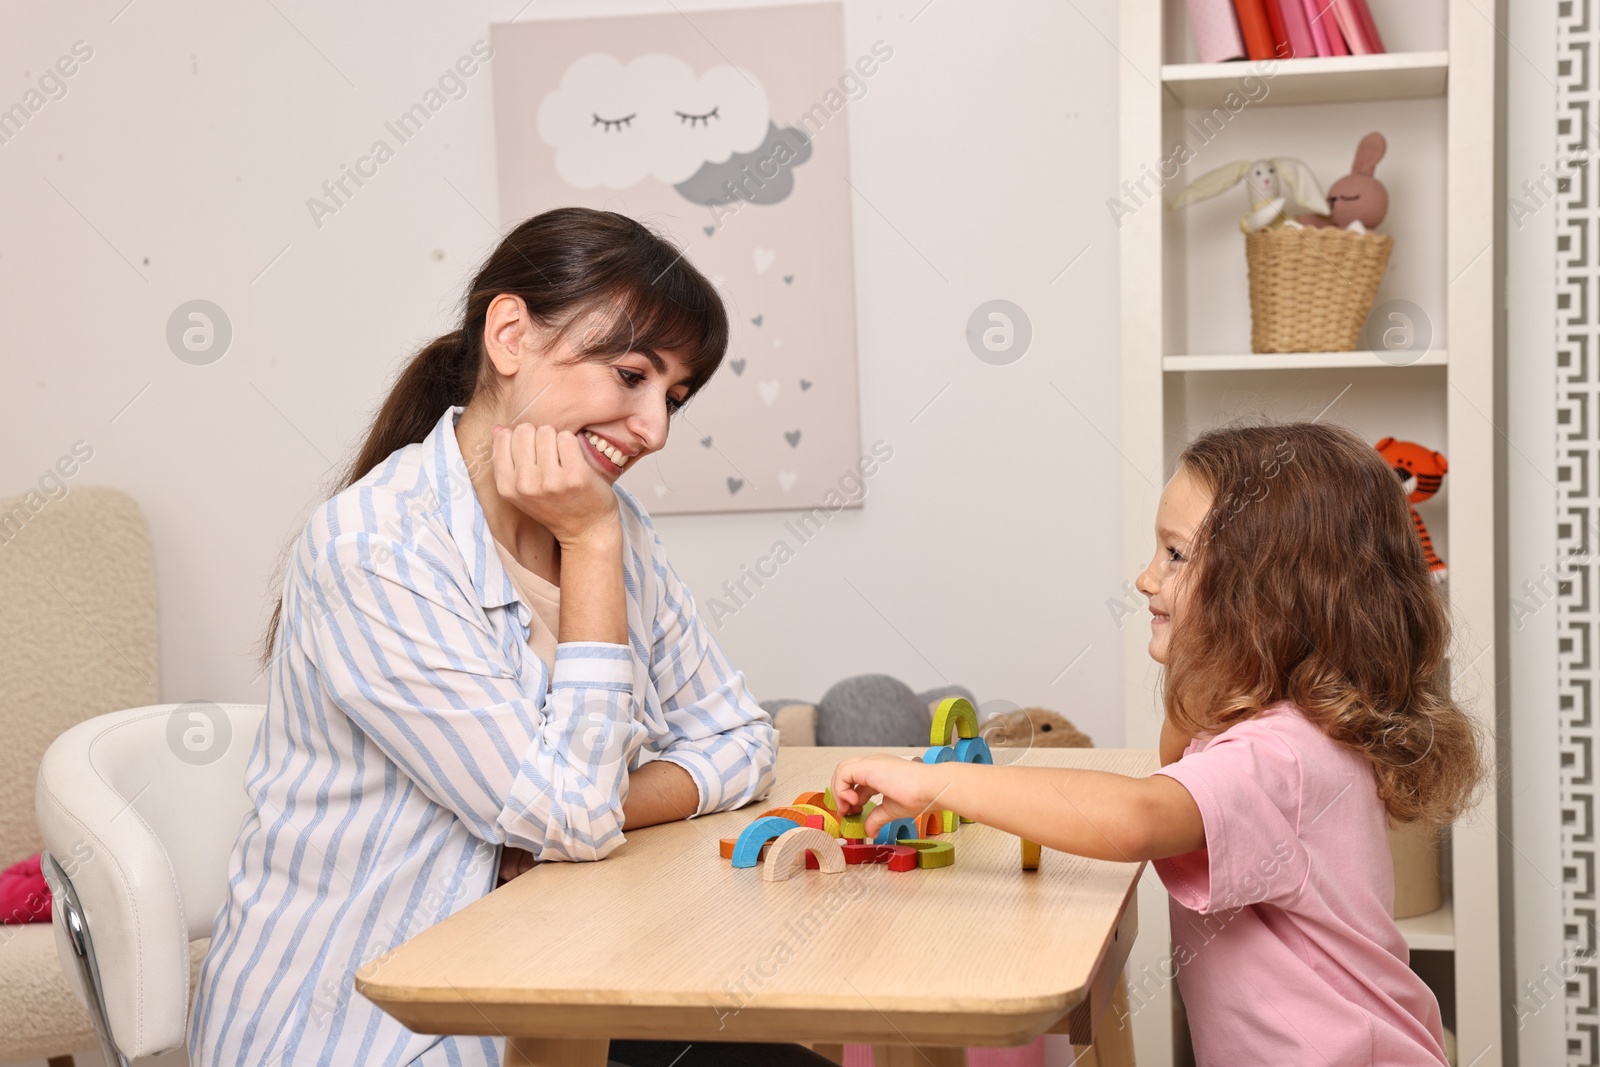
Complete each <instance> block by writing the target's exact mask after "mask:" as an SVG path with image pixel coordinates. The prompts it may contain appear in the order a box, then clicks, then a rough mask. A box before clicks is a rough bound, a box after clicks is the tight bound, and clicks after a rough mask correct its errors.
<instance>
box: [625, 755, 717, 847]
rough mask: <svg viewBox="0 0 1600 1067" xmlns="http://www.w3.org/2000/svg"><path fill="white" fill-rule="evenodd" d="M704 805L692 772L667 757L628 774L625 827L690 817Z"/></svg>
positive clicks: (635, 828) (627, 828)
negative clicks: (669, 760)
mask: <svg viewBox="0 0 1600 1067" xmlns="http://www.w3.org/2000/svg"><path fill="white" fill-rule="evenodd" d="M699 807H700V790H699V789H698V788H697V787H696V786H695V784H694V779H693V778H691V777H690V776H689V772H688V771H686V770H684V769H683V768H682V767H680V766H678V765H677V764H676V763H670V762H668V761H667V760H659V759H658V760H653V761H651V762H649V763H646V764H645V765H644V766H643V767H640V768H639V769H638V770H636V771H631V772H629V774H628V799H626V800H624V801H623V802H622V829H623V831H624V832H626V831H628V830H637V829H639V828H640V827H642V826H654V825H656V824H657V823H663V822H676V821H677V820H679V819H687V818H688V817H689V816H691V815H693V814H694V813H695V811H697V810H698V809H699Z"/></svg>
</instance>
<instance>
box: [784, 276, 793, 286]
mask: <svg viewBox="0 0 1600 1067" xmlns="http://www.w3.org/2000/svg"><path fill="white" fill-rule="evenodd" d="M783 284H784V285H793V284H794V275H793V274H785V275H784V276H783Z"/></svg>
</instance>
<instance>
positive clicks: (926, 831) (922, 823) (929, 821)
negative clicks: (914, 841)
mask: <svg viewBox="0 0 1600 1067" xmlns="http://www.w3.org/2000/svg"><path fill="white" fill-rule="evenodd" d="M917 833H919V834H921V835H922V836H923V837H932V836H933V835H934V834H942V833H944V819H943V817H942V816H941V815H940V813H939V812H937V811H928V812H924V813H923V814H922V817H921V818H919V819H918V820H917Z"/></svg>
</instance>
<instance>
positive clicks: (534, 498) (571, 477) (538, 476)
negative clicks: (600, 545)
mask: <svg viewBox="0 0 1600 1067" xmlns="http://www.w3.org/2000/svg"><path fill="white" fill-rule="evenodd" d="M494 487H495V490H496V491H497V492H498V493H499V494H500V495H501V496H502V497H503V498H505V500H506V501H507V502H509V503H510V504H511V505H512V506H514V507H516V508H517V509H518V510H519V511H521V512H523V513H524V514H526V515H528V516H529V517H530V518H532V519H533V520H534V521H535V522H538V523H539V524H540V525H542V526H543V527H544V528H545V529H547V530H549V531H550V532H551V534H553V535H554V536H555V539H556V541H557V542H558V543H559V544H560V545H561V547H562V548H572V547H574V546H576V545H580V544H583V543H585V542H588V541H592V540H594V539H595V538H596V536H597V535H602V536H605V537H610V538H612V539H613V540H618V539H619V538H620V535H621V532H622V519H621V515H620V513H619V511H618V508H617V494H616V493H614V492H613V491H612V489H611V486H610V485H609V484H607V482H606V480H605V479H604V478H602V477H601V476H600V473H599V472H598V471H596V470H595V469H594V468H593V467H592V466H590V465H589V461H588V459H586V458H585V457H584V455H583V445H582V443H581V442H579V440H578V437H577V435H576V434H574V433H572V432H571V431H570V430H562V431H561V432H560V433H557V432H556V430H555V427H553V426H539V427H534V426H530V425H529V424H527V423H519V424H517V425H516V426H514V427H512V428H510V429H507V428H505V427H504V426H496V427H495V428H494ZM619 543H620V542H619Z"/></svg>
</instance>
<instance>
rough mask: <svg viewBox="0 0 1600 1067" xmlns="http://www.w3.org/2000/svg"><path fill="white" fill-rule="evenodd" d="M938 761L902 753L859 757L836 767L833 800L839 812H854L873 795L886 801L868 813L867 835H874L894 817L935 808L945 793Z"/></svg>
mask: <svg viewBox="0 0 1600 1067" xmlns="http://www.w3.org/2000/svg"><path fill="white" fill-rule="evenodd" d="M941 779H942V775H941V774H940V773H939V770H938V765H937V764H928V763H923V762H922V761H921V760H917V759H903V758H901V757H900V756H890V755H880V756H857V757H855V758H853V759H847V760H844V761H843V762H841V763H840V764H839V766H837V767H835V768H834V770H833V799H834V803H835V804H837V805H838V808H839V814H840V815H854V814H855V813H856V812H858V811H860V810H861V809H862V808H863V807H865V806H866V803H867V801H868V800H870V799H871V798H872V797H873V796H874V795H878V794H881V795H882V796H883V800H882V802H881V803H879V804H878V806H877V807H876V808H873V809H872V814H871V815H869V816H867V823H866V827H867V836H868V837H874V836H876V835H877V833H878V831H879V830H880V829H882V828H883V826H884V824H885V823H887V822H890V821H891V820H893V819H909V818H915V817H916V816H919V815H922V814H923V813H925V812H929V811H932V810H934V808H936V807H937V806H938V805H937V803H936V802H937V801H938V799H939V795H940V794H941V793H943V792H944V784H943V782H942V780H941Z"/></svg>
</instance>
